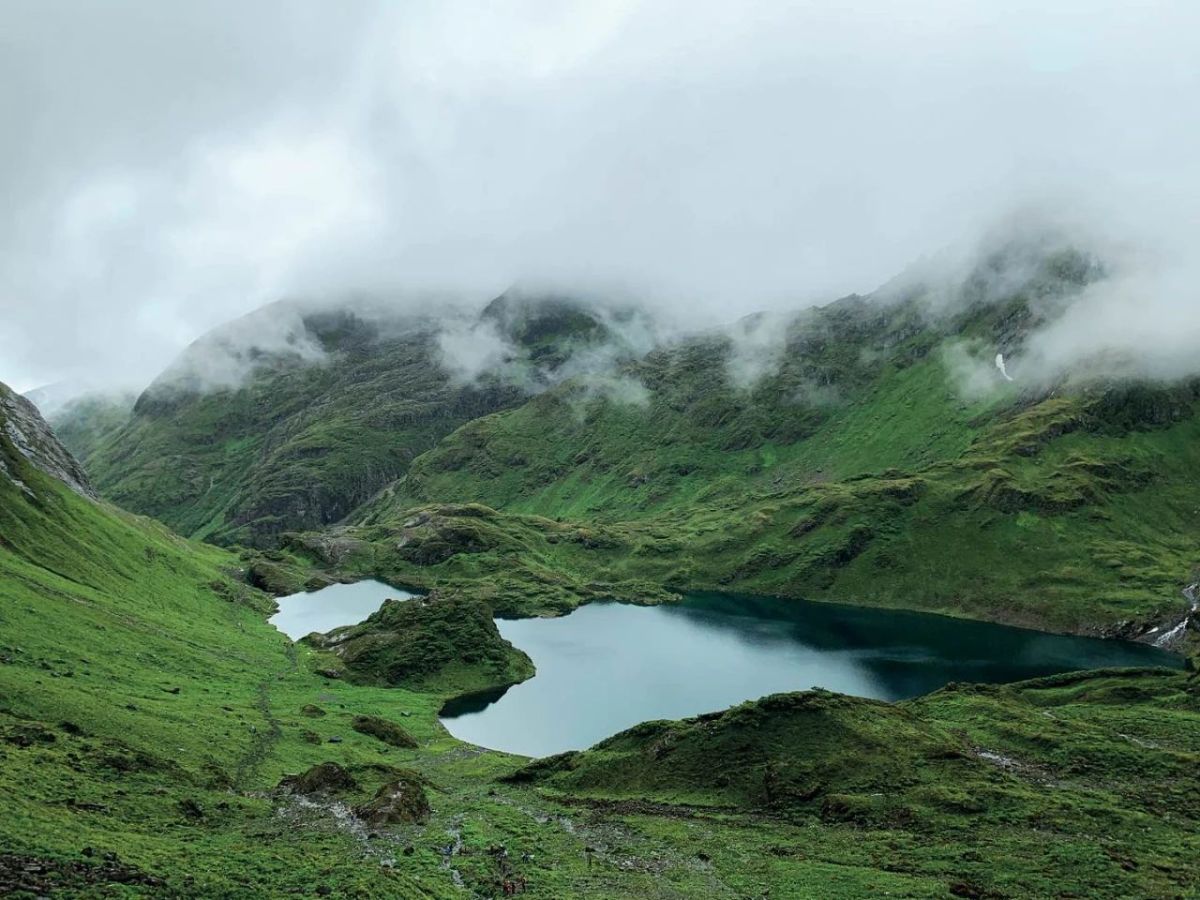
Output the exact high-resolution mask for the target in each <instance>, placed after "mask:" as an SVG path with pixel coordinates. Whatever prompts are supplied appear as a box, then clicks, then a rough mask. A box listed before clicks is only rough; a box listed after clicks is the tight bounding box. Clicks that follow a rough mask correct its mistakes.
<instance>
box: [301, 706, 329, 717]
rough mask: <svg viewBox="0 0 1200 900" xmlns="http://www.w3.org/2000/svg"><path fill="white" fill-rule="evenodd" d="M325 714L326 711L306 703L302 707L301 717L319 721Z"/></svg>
mask: <svg viewBox="0 0 1200 900" xmlns="http://www.w3.org/2000/svg"><path fill="white" fill-rule="evenodd" d="M325 714H326V713H325V710H323V709H321V707H319V706H317V705H316V704H314V703H306V704H304V705H303V706H302V707H300V715H302V716H308V717H309V718H310V719H319V718H321V716H323V715H325Z"/></svg>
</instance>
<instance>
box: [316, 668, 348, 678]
mask: <svg viewBox="0 0 1200 900" xmlns="http://www.w3.org/2000/svg"><path fill="white" fill-rule="evenodd" d="M317 674H318V675H320V676H321V677H322V678H341V677H342V670H341V669H317Z"/></svg>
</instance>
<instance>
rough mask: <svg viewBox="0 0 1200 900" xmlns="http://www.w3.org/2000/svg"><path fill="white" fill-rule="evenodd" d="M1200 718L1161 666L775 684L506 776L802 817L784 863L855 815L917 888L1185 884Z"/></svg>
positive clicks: (713, 813) (1133, 889) (1183, 688)
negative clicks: (948, 679) (896, 692)
mask: <svg viewBox="0 0 1200 900" xmlns="http://www.w3.org/2000/svg"><path fill="white" fill-rule="evenodd" d="M1198 717H1200V683H1198V682H1197V681H1196V679H1195V678H1188V677H1185V676H1182V675H1177V674H1173V673H1169V672H1166V671H1162V670H1130V669H1116V670H1108V671H1100V672H1093V673H1087V674H1080V675H1067V676H1057V677H1054V678H1047V679H1042V680H1038V681H1031V682H1024V683H1020V684H1015V685H1006V686H992V687H982V686H974V685H963V686H955V685H952V686H950V687H948V688H946V689H944V690H941V691H938V692H936V693H934V694H931V695H929V696H926V697H921V698H919V699H917V700H913V701H909V702H906V703H900V704H896V705H889V704H884V703H878V702H874V701H869V700H860V699H856V698H852V697H844V696H840V695H836V694H829V693H825V692H811V693H803V694H778V695H774V696H771V697H766V698H763V699H762V700H759V701H756V702H753V703H745V704H742V705H741V706H737V707H734V708H733V709H730V710H728V711H726V712H723V713H715V714H713V715H709V716H702V717H700V718H697V719H689V720H686V721H682V722H648V723H645V724H643V725H639V726H637V727H635V728H632V729H630V730H629V731H626V732H623V733H621V734H618V735H616V736H614V737H612V738H609V739H608V740H606V741H603V742H601V743H600V744H598V745H597V746H596V747H595V748H593V749H591V750H589V751H587V752H584V753H570V754H564V755H562V756H557V757H551V758H549V759H546V760H542V761H539V762H536V763H534V764H532V765H530V766H528V767H526V768H524V769H522V770H520V771H518V772H517V773H515V774H514V775H513V776H510V778H509V780H510V781H514V782H517V783H521V784H526V783H534V784H538V785H541V786H542V787H543V788H544V789H545V790H546V791H548V792H549V793H550V795H551V796H555V797H559V798H561V799H563V800H564V801H567V802H571V803H585V804H588V805H591V806H593V807H595V808H600V809H614V810H615V809H626V810H635V809H640V810H643V811H645V812H647V813H652V814H655V815H660V816H665V815H669V814H672V813H673V814H675V815H680V816H687V817H698V818H715V819H724V818H725V817H727V816H729V817H735V818H736V817H739V816H742V815H745V814H746V813H747V811H750V810H753V811H755V813H756V814H757V815H759V816H761V817H763V818H769V819H772V820H776V821H778V822H780V823H781V825H782V823H787V824H788V825H790V826H800V827H804V826H807V828H806V830H805V838H804V839H802V840H799V841H795V842H794V843H793V842H792V841H789V840H788V839H787V838H782V837H781V839H780V840H779V841H778V842H776V843H774V844H773V845H772V847H771V850H770V853H771V854H773V855H774V856H776V857H777V858H778V860H773V861H772V865H773V866H775V865H778V866H779V867H780V868H781V869H782V868H783V860H789V861H795V860H806V861H808V862H809V863H810V864H812V863H815V859H814V857H820V856H821V855H822V854H823V853H825V852H828V849H827V848H828V847H829V846H830V838H831V836H832V835H833V834H837V833H845V832H847V831H850V832H853V833H855V834H857V835H858V840H859V841H860V847H859V852H861V853H862V854H863V856H864V857H866V858H873V859H876V860H880V861H883V860H886V861H887V864H886V867H887V868H888V870H889V871H891V872H892V873H904V874H905V875H906V876H907V877H908V878H910V879H912V880H911V881H909V883H908V886H907V887H902V888H900V891H901V893H905V894H907V891H908V890H911V889H912V886H913V885H915V884H917V883H919V882H920V880H921V879H930V880H940V879H946V878H948V879H949V881H948V882H947V883H946V887H947V888H949V891H948V892H949V893H952V894H956V895H958V896H969V897H1009V896H1018V897H1101V896H1125V897H1160V896H1161V897H1165V896H1183V895H1190V892H1191V891H1192V890H1194V889H1195V887H1196V880H1197V872H1196V861H1195V859H1196V852H1197V850H1200V839H1197V837H1196V827H1197V825H1198V824H1200V822H1198V821H1197V806H1196V800H1197V792H1198V791H1200V778H1198V777H1197V772H1196V762H1197V759H1198V756H1197V754H1198V753H1200V718H1198ZM1176 828H1181V829H1182V830H1181V831H1180V832H1176V831H1175V829H1176ZM1161 829H1166V830H1161ZM780 834H781V835H785V834H788V829H786V828H782V829H781V832H780ZM1176 834H1177V835H1178V837H1177V836H1175V835H1176ZM1180 838H1181V839H1180ZM943 890H944V889H943ZM918 891H919V889H918ZM837 893H839V891H838V890H833V889H831V890H829V893H822V894H821V895H822V896H830V895H836V894H837Z"/></svg>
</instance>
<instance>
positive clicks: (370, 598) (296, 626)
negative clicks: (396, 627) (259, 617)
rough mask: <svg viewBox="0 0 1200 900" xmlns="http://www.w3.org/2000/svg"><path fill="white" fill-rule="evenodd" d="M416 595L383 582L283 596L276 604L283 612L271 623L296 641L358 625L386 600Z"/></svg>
mask: <svg viewBox="0 0 1200 900" xmlns="http://www.w3.org/2000/svg"><path fill="white" fill-rule="evenodd" d="M412 596H414V595H413V594H410V593H409V592H408V591H401V590H398V589H396V588H394V587H392V586H391V585H390V584H384V583H383V582H382V581H369V580H368V581H356V582H355V583H354V584H333V585H330V586H329V587H327V588H322V589H321V590H319V591H309V592H308V593H305V594H289V595H288V596H286V597H280V598H279V599H278V600H277V601H276V602H277V603H278V604H279V612H277V613H276V614H275V615H273V616H271V618H270V619H269V620H268V621H269V622H270V623H271V624H272V625H274V626H275V627H276V628H278V629H279V630H280V631H282V632H283V633H284V634H286V635H287V636H288V637H290V638H291V639H292V640H294V641H295V640H299V639H300V638H302V637H304V636H305V635H306V634H312V632H314V631H320V632H325V631H329V630H330V629H331V628H337V627H338V626H340V625H356V624H358V623H359V622H361V621H363V619H365V618H366V617H367V616H369V615H370V614H371V613H373V612H375V610H377V609H379V607H381V606H382V605H383V601H384V600H387V599H389V598H391V599H392V600H407V599H409V598H410V597H412Z"/></svg>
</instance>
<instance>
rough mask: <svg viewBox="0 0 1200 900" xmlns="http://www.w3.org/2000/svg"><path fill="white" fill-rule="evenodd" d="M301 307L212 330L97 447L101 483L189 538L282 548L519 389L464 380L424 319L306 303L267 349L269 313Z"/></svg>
mask: <svg viewBox="0 0 1200 900" xmlns="http://www.w3.org/2000/svg"><path fill="white" fill-rule="evenodd" d="M288 313H289V310H288V308H286V307H285V308H282V309H268V310H266V311H261V312H260V313H259V314H258V316H257V317H251V318H250V319H247V320H244V321H242V322H238V323H233V325H231V326H230V327H229V328H226V329H223V330H220V331H218V332H216V333H214V334H213V335H210V336H208V337H207V338H202V339H201V340H200V341H199V342H197V344H196V345H194V346H193V347H192V348H191V349H190V350H189V352H188V354H185V356H184V358H183V359H182V360H181V361H180V362H179V363H178V364H177V365H176V367H175V368H174V369H173V370H171V371H168V372H167V373H165V374H164V375H163V376H162V377H161V378H160V379H159V380H158V381H157V382H156V383H155V384H154V385H152V386H151V387H150V388H149V389H148V390H147V391H146V392H145V393H144V394H143V395H142V396H141V397H140V398H139V399H138V401H137V404H136V406H135V407H134V410H133V415H132V418H131V419H130V421H129V422H128V423H127V424H125V425H124V426H123V427H121V428H119V429H118V430H116V431H115V432H111V433H109V434H107V436H106V437H105V438H103V440H101V441H100V442H99V444H98V445H97V446H95V447H93V448H92V452H91V453H90V454H89V455H88V467H89V471H90V472H91V474H92V476H93V478H94V480H95V482H96V484H97V486H98V488H99V489H100V490H101V492H102V493H103V494H104V495H105V496H106V497H108V498H109V499H111V500H113V501H114V502H116V503H118V504H119V505H121V506H124V507H126V508H128V509H132V510H135V511H137V512H140V513H144V514H146V515H151V516H154V517H155V518H157V519H159V520H160V521H163V522H165V523H167V524H168V525H170V526H171V527H173V528H175V529H176V530H178V531H180V532H182V533H184V534H187V535H189V536H194V537H199V538H204V539H207V540H210V541H215V542H217V543H230V542H240V543H244V544H269V543H271V542H272V541H273V540H274V538H275V536H276V535H277V534H278V533H279V532H280V531H282V530H286V529H297V528H314V527H319V526H321V525H324V524H327V523H330V522H335V521H337V520H338V519H340V518H342V517H343V516H344V515H346V514H347V513H348V512H350V511H351V510H352V509H353V508H354V507H355V506H357V505H358V504H359V503H361V502H363V501H364V500H366V499H367V498H369V497H370V496H371V495H372V494H373V493H375V492H376V491H378V490H379V489H380V488H381V487H383V486H385V485H386V484H388V483H389V482H390V481H391V480H392V479H393V478H395V477H396V476H397V475H399V474H401V473H402V472H403V471H404V470H405V468H406V466H407V465H408V463H409V462H410V461H411V460H412V459H413V458H414V457H415V456H417V455H418V454H420V453H421V452H423V451H424V450H427V449H429V448H430V447H432V446H433V445H434V444H435V443H436V442H437V440H438V439H440V438H441V437H442V436H443V435H445V434H446V433H448V432H449V431H451V430H453V429H454V428H455V427H457V426H458V425H461V424H463V423H464V422H466V421H469V420H470V419H473V418H475V417H476V416H479V415H481V414H483V413H486V412H490V411H492V410H495V409H498V408H501V407H503V406H505V405H509V404H511V403H513V402H514V401H515V399H516V398H517V397H518V396H519V395H518V394H517V392H516V391H514V390H513V389H512V388H507V387H504V386H501V385H495V386H492V387H476V386H457V385H456V384H455V383H453V382H452V381H451V379H450V378H449V377H448V375H447V374H446V373H445V372H444V371H443V370H442V369H441V367H440V365H439V362H438V358H437V353H436V347H435V346H434V343H433V337H434V333H433V331H432V329H431V328H430V327H429V325H428V323H425V322H422V321H419V320H415V319H414V320H406V321H393V320H385V321H380V320H377V319H372V318H370V317H367V316H364V315H361V314H358V313H355V312H353V311H339V312H334V313H323V312H305V313H304V314H303V315H300V314H296V315H297V324H296V331H295V332H294V333H292V334H290V335H289V338H290V341H289V342H287V343H285V344H283V345H282V346H275V347H274V348H273V349H271V350H270V351H264V350H262V349H261V348H260V347H258V346H257V345H256V343H255V341H256V340H257V338H256V336H255V334H254V329H255V328H256V327H258V324H257V323H259V322H260V321H265V322H268V323H269V322H271V321H273V319H274V317H276V316H280V317H284V318H285V319H286V318H287V315H288ZM231 334H232V335H233V337H234V338H235V339H236V341H238V342H239V343H235V344H234V345H233V346H229V341H230V337H229V336H230V335H231ZM297 347H299V348H302V349H296V348H297Z"/></svg>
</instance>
